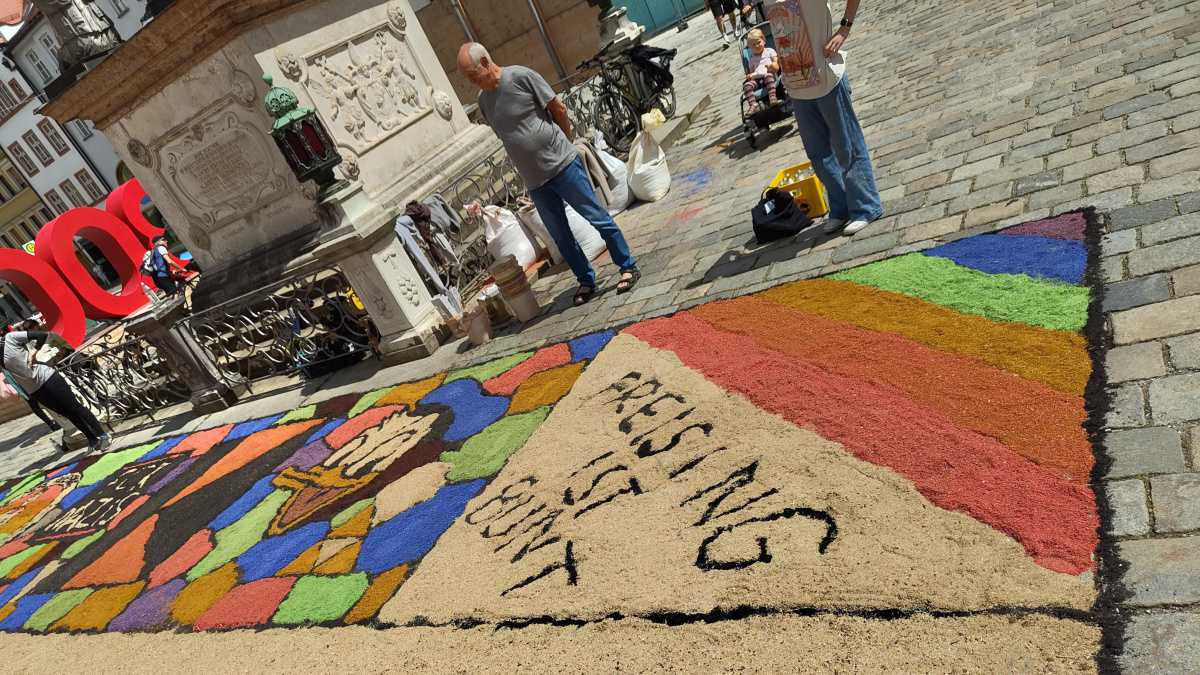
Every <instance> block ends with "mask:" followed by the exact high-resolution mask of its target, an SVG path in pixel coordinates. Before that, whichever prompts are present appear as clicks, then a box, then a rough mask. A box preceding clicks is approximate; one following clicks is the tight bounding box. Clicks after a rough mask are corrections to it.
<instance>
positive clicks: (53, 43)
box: [38, 32, 58, 61]
mask: <svg viewBox="0 0 1200 675" xmlns="http://www.w3.org/2000/svg"><path fill="white" fill-rule="evenodd" d="M38 42H40V43H41V44H42V47H45V49H46V51H47V52H49V54H50V56H51V57H53V60H55V61H57V60H58V41H57V40H55V39H54V36H53V35H52V34H50V33H49V32H46V33H42V34H41V36H39V37H38Z"/></svg>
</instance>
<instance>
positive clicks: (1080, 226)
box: [998, 213, 1087, 241]
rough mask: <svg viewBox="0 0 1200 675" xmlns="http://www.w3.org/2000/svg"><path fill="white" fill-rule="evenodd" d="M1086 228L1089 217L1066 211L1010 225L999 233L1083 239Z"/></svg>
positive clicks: (1073, 239) (1074, 239)
mask: <svg viewBox="0 0 1200 675" xmlns="http://www.w3.org/2000/svg"><path fill="white" fill-rule="evenodd" d="M1086 228H1087V218H1085V217H1084V215H1083V214H1082V213H1065V214H1063V215H1061V216H1056V217H1054V218H1049V219H1046V220H1035V221H1033V222H1031V223H1025V224H1024V225H1017V226H1016V227H1010V228H1008V229H1007V230H1003V231H1002V232H999V233H998V234H1014V235H1023V234H1033V235H1037V236H1039V237H1049V238H1051V239H1069V240H1072V241H1083V232H1084V230H1085V229H1086Z"/></svg>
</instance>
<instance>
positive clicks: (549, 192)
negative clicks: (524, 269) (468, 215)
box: [529, 158, 637, 288]
mask: <svg viewBox="0 0 1200 675" xmlns="http://www.w3.org/2000/svg"><path fill="white" fill-rule="evenodd" d="M529 196H530V198H531V199H533V205H534V206H536V207H537V210H538V215H539V216H541V217H542V224H543V225H545V226H546V229H547V230H549V232H550V236H551V237H553V238H554V243H555V244H556V245H557V246H558V250H559V251H560V252H561V253H562V255H563V258H564V259H565V260H566V261H567V265H570V267H571V271H572V272H574V273H575V278H576V279H578V280H579V285H580V286H587V287H589V288H595V287H596V271H595V270H593V269H592V264H591V263H590V262H588V259H587V256H586V255H584V253H583V249H581V248H579V242H578V241H576V240H575V235H573V234H571V226H570V225H569V224H568V223H567V209H566V206H564V204H570V205H571V208H573V209H575V211H576V212H578V213H579V215H581V216H583V217H584V219H586V220H587V221H588V222H589V223H591V224H592V227H594V228H596V231H597V232H599V233H600V238H601V239H603V240H604V243H605V244H606V245H607V246H608V253H609V255H611V256H612V259H613V262H614V263H616V265H617V267H619V268H620V269H621V271H622V272H624V271H626V270H633V269H637V261H636V260H634V259H633V254H631V253H630V252H629V244H627V243H626V242H625V235H624V234H621V228H619V227H617V223H616V221H614V220H613V219H612V216H610V215H608V211H606V210H605V209H604V207H603V206H601V205H600V200H599V199H597V198H596V191H595V190H594V189H592V182H591V181H590V180H588V175H587V170H586V169H584V168H583V160H582V159H579V158H576V159H575V161H574V162H571V164H570V165H569V166H567V168H565V169H563V170H562V172H561V173H559V174H558V175H557V176H555V177H554V178H551V179H550V182H548V183H546V184H545V185H543V186H541V187H539V188H534V189H533V190H530V191H529Z"/></svg>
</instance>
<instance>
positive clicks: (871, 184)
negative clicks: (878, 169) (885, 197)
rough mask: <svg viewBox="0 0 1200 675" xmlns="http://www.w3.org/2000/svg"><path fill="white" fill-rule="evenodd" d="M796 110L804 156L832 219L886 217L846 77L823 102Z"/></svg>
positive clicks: (805, 104)
mask: <svg viewBox="0 0 1200 675" xmlns="http://www.w3.org/2000/svg"><path fill="white" fill-rule="evenodd" d="M792 110H793V111H794V112H795V114H796V125H797V127H798V128H799V130H800V138H801V140H802V141H803V142H804V151H805V152H806V153H808V159H809V161H811V162H812V165H813V171H815V172H816V174H817V178H820V179H821V183H823V184H824V185H825V193H826V195H827V196H828V197H829V217H830V218H836V219H838V220H847V221H849V220H867V221H871V220H875V219H876V218H879V217H880V216H882V215H883V201H882V200H881V199H880V198H879V190H878V188H876V187H875V171H874V170H873V169H872V168H871V155H870V153H869V152H868V151H867V140H866V139H865V138H863V132H862V127H860V126H859V125H858V117H856V116H855V114H854V107H853V105H852V104H851V102H850V80H849V78H847V77H842V81H841V82H839V83H838V85H837V86H836V87H834V88H833V91H831V92H829V93H828V94H826V95H825V96H823V97H821V98H818V99H814V100H811V101H802V100H799V99H792Z"/></svg>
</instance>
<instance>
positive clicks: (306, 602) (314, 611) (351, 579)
mask: <svg viewBox="0 0 1200 675" xmlns="http://www.w3.org/2000/svg"><path fill="white" fill-rule="evenodd" d="M367 585H368V581H367V575H366V574H365V573H363V572H359V573H358V574H349V575H346V576H341V577H314V576H309V577H300V579H299V580H297V581H296V585H295V586H293V587H292V592H291V593H288V596H287V597H286V598H284V600H283V602H281V603H279V609H278V610H277V611H276V612H275V617H274V618H273V619H271V620H272V621H274V622H275V623H277V624H281V625H284V626H296V625H299V624H309V623H326V622H329V621H337V620H338V619H340V618H342V617H343V616H345V615H346V612H349V611H350V608H351V607H353V606H354V603H356V602H358V599H359V598H361V597H362V594H363V593H365V592H366V591H367Z"/></svg>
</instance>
